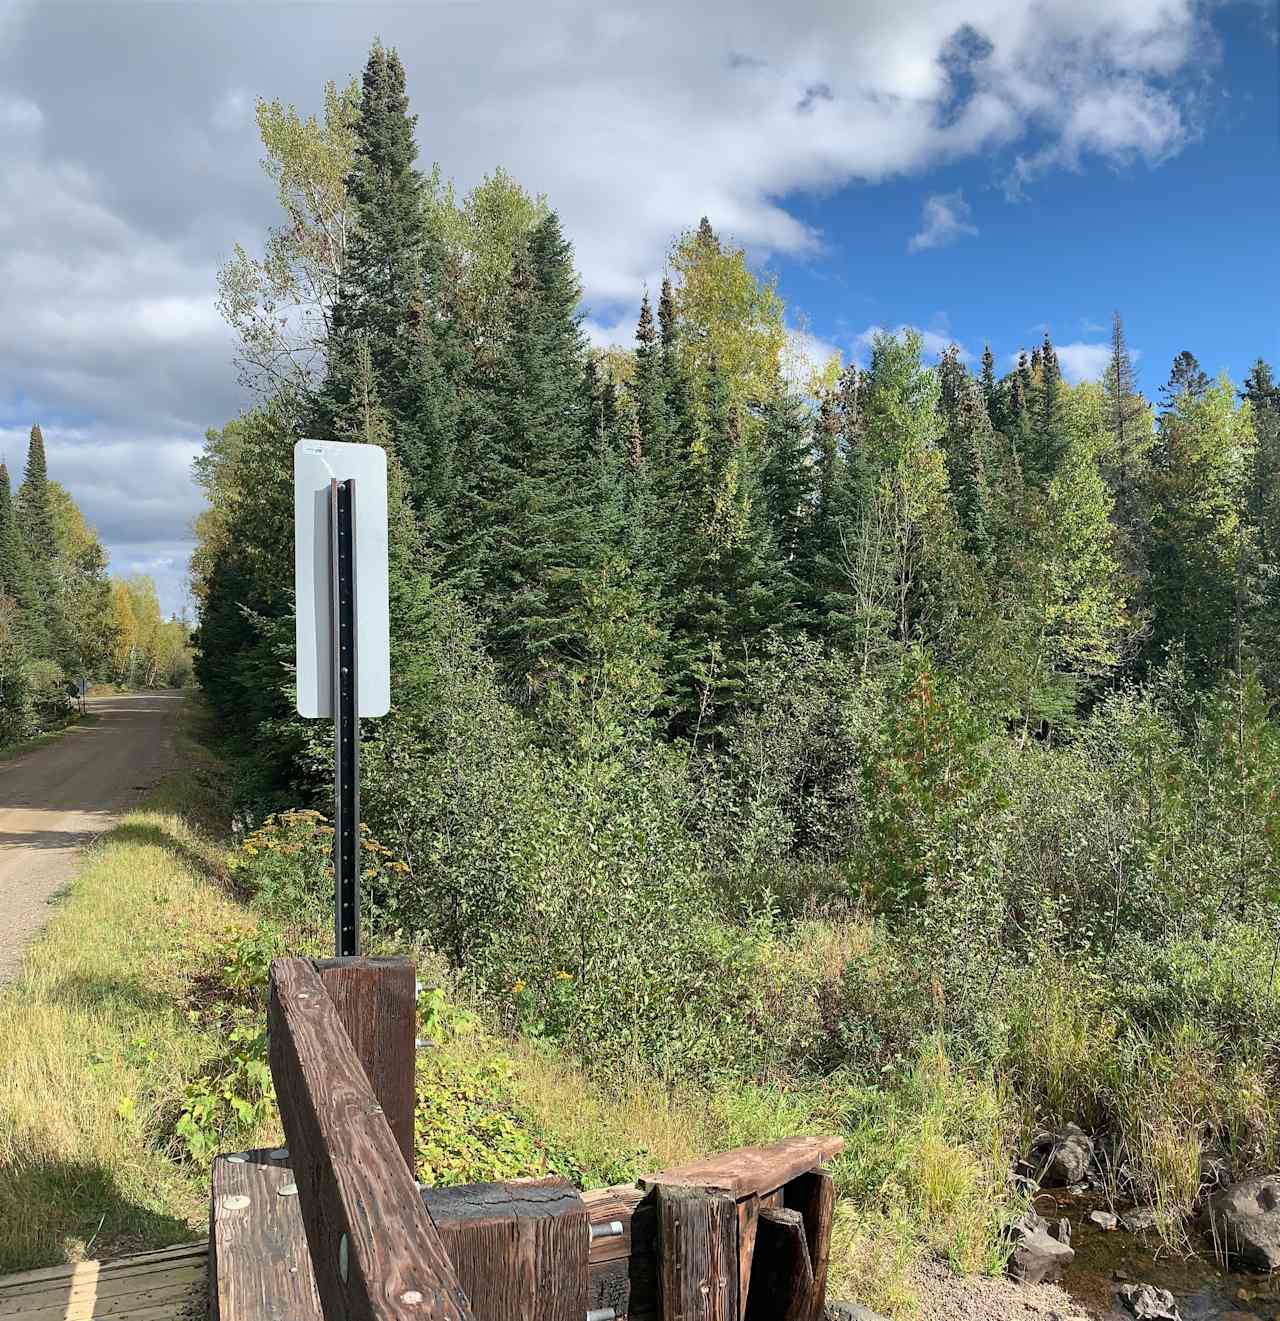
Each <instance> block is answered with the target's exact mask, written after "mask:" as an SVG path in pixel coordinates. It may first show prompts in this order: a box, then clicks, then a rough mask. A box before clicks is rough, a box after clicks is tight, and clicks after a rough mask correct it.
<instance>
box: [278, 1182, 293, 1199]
mask: <svg viewBox="0 0 1280 1321" xmlns="http://www.w3.org/2000/svg"><path fill="white" fill-rule="evenodd" d="M297 1195H298V1185H297V1184H296V1183H282V1184H281V1185H280V1187H279V1188H277V1189H276V1196H277V1197H297Z"/></svg>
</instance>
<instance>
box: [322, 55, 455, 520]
mask: <svg viewBox="0 0 1280 1321" xmlns="http://www.w3.org/2000/svg"><path fill="white" fill-rule="evenodd" d="M416 122H417V116H415V115H411V114H410V113H409V99H408V95H407V93H406V90H405V76H404V67H403V65H402V64H401V62H400V57H399V55H398V54H397V53H396V51H395V50H394V49H392V50H387V49H385V48H384V47H383V46H382V45H381V44H380V43H376V42H375V44H374V46H373V49H372V50H371V51H370V52H369V59H368V61H367V63H366V65H365V70H364V77H363V80H362V84H361V98H360V113H359V118H358V119H357V121H356V125H355V136H356V147H355V155H354V161H353V164H352V168H351V173H350V175H349V176H348V178H347V190H348V192H349V194H350V196H351V199H352V202H353V204H354V207H355V212H356V226H355V230H354V232H353V233H352V235H351V238H350V241H349V244H348V249H347V264H346V268H345V270H344V272H343V276H342V284H341V287H340V290H339V294H338V299H337V303H336V305H335V307H334V311H333V322H332V326H333V329H332V333H331V336H330V343H329V352H328V360H329V371H328V376H327V378H326V381H325V385H324V388H323V390H322V391H321V395H320V398H319V401H318V404H319V408H318V412H319V419H318V421H319V425H320V426H321V427H322V428H324V429H327V430H329V431H332V429H333V426H334V425H335V419H336V418H337V416H338V415H339V414H340V413H341V411H342V409H343V407H344V406H345V404H346V403H347V402H348V401H349V399H350V398H351V396H352V393H353V391H354V390H355V388H356V387H355V385H354V379H355V373H356V362H357V354H358V351H359V345H360V344H361V343H363V344H367V345H368V349H369V353H370V355H371V359H372V363H373V369H374V373H375V375H376V377H377V382H378V392H379V395H380V397H381V399H382V402H383V405H384V406H385V408H386V410H387V415H388V418H389V420H390V423H391V427H392V431H393V434H394V440H395V446H396V451H397V453H398V454H399V456H400V460H401V462H402V463H403V464H404V467H405V471H406V474H407V477H408V482H409V488H410V493H411V497H412V500H413V503H414V505H415V507H416V508H417V509H418V510H419V511H420V512H421V513H422V515H423V516H424V518H425V519H426V520H427V521H428V522H429V524H431V525H432V526H435V525H436V524H437V523H438V522H439V520H440V518H441V511H442V508H443V507H444V506H445V505H446V504H447V501H448V499H449V496H450V493H451V491H452V487H453V482H454V478H455V475H456V471H457V454H456V445H457V428H458V424H459V415H460V407H461V405H460V385H459V377H460V373H461V357H460V345H459V343H458V337H457V334H456V331H455V330H454V329H453V325H452V322H451V321H450V320H448V319H447V318H445V317H442V316H440V315H438V310H439V307H438V304H439V289H438V285H439V283H440V280H441V271H442V266H443V252H442V247H441V244H440V241H439V237H438V236H437V234H436V233H435V231H434V229H433V226H432V221H431V212H430V210H429V208H428V207H427V206H426V205H425V202H426V197H425V190H426V185H425V183H424V180H423V178H422V175H421V173H420V172H419V171H418V169H417V168H416V166H415V161H416V160H417V155H418V148H417V144H416V142H415V141H414V125H415V124H416Z"/></svg>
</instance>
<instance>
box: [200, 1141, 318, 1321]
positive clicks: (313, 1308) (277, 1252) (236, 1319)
mask: <svg viewBox="0 0 1280 1321" xmlns="http://www.w3.org/2000/svg"><path fill="white" fill-rule="evenodd" d="M293 1184H294V1176H293V1171H292V1170H291V1169H290V1168H289V1165H288V1164H287V1162H286V1161H285V1160H284V1159H279V1160H272V1158H271V1153H270V1152H268V1151H246V1152H244V1153H242V1154H239V1155H235V1156H217V1157H215V1158H214V1162H213V1179H212V1192H213V1196H212V1199H211V1202H210V1210H209V1231H210V1232H209V1241H210V1250H209V1314H210V1316H211V1317H212V1318H213V1321H218V1318H221V1319H222V1321H272V1319H273V1318H275V1317H285V1316H287V1317H288V1318H289V1321H324V1314H323V1312H321V1310H320V1297H319V1295H318V1294H317V1293H316V1285H315V1276H314V1275H313V1274H312V1270H311V1254H310V1252H309V1250H308V1248H307V1231H306V1229H305V1228H304V1227H303V1224H302V1212H301V1211H300V1210H299V1208H298V1199H297V1197H296V1196H292V1195H289V1194H287V1193H286V1194H283V1195H282V1194H281V1191H280V1190H281V1189H282V1188H289V1187H292V1186H293Z"/></svg>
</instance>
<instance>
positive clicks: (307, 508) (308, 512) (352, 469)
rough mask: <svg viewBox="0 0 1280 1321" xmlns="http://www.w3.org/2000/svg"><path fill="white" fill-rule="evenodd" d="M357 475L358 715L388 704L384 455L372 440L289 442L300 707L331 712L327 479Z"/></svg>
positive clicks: (316, 713)
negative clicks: (369, 442) (357, 442)
mask: <svg viewBox="0 0 1280 1321" xmlns="http://www.w3.org/2000/svg"><path fill="white" fill-rule="evenodd" d="M335 478H336V479H337V480H338V481H340V482H345V481H347V480H348V479H354V480H355V503H354V520H353V521H354V523H355V569H356V574H355V576H356V614H355V621H356V648H357V650H356V683H357V694H356V714H357V715H360V716H385V715H386V714H387V712H388V710H390V708H391V619H390V608H389V606H388V603H387V455H386V451H385V450H383V449H382V448H381V447H380V446H378V445H347V444H342V443H339V442H336V441H325V440H300V441H299V442H298V443H297V444H296V445H295V446H294V447H293V500H294V504H293V521H294V578H295V582H296V588H297V608H298V714H299V715H300V716H309V717H313V718H314V717H322V716H329V717H331V716H332V715H333V639H332V631H331V630H332V621H331V615H332V613H333V611H332V604H331V591H332V588H331V586H330V578H329V573H330V568H329V554H330V552H329V545H330V542H329V484H330V482H332V481H333V480H334V479H335Z"/></svg>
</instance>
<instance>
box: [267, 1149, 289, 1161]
mask: <svg viewBox="0 0 1280 1321" xmlns="http://www.w3.org/2000/svg"><path fill="white" fill-rule="evenodd" d="M271 1159H272V1160H288V1159H289V1148H288V1147H277V1148H276V1149H275V1150H274V1151H273V1152H272V1153H271Z"/></svg>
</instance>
